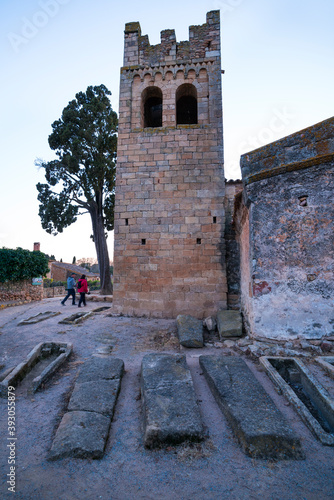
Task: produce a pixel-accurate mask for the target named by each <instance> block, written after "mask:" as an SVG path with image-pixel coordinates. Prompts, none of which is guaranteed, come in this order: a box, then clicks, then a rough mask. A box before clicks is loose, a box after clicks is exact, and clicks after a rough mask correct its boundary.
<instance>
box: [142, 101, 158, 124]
mask: <svg viewBox="0 0 334 500" xmlns="http://www.w3.org/2000/svg"><path fill="white" fill-rule="evenodd" d="M144 120H145V127H161V126H162V100H161V99H159V97H150V98H149V99H147V101H146V102H145V109H144Z"/></svg>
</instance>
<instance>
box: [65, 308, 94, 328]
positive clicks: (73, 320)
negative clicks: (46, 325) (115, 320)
mask: <svg viewBox="0 0 334 500" xmlns="http://www.w3.org/2000/svg"><path fill="white" fill-rule="evenodd" d="M92 314H93V313H92V312H91V311H90V312H77V313H75V314H71V316H67V318H64V319H62V320H61V321H59V322H58V323H60V324H63V325H77V324H79V323H81V322H82V321H84V320H85V319H87V318H89V317H90V316H91V315H92Z"/></svg>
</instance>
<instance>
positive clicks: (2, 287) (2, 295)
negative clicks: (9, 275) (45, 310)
mask: <svg viewBox="0 0 334 500" xmlns="http://www.w3.org/2000/svg"><path fill="white" fill-rule="evenodd" d="M42 299H43V285H33V284H32V280H31V279H30V280H23V281H9V282H8V283H0V301H1V302H8V301H12V300H19V301H24V302H31V301H34V300H42Z"/></svg>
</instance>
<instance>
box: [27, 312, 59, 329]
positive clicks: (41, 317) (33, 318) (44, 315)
mask: <svg viewBox="0 0 334 500" xmlns="http://www.w3.org/2000/svg"><path fill="white" fill-rule="evenodd" d="M59 314H60V312H59V311H58V312H54V311H46V312H43V313H38V314H36V315H35V316H31V317H30V318H27V319H23V320H22V321H20V322H19V323H18V326H22V325H34V324H36V323H39V322H40V321H45V320H46V319H49V318H53V317H54V316H58V315H59Z"/></svg>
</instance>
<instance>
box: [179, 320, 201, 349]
mask: <svg viewBox="0 0 334 500" xmlns="http://www.w3.org/2000/svg"><path fill="white" fill-rule="evenodd" d="M176 323H177V332H178V337H179V341H180V344H181V345H183V346H184V347H203V322H202V320H200V319H197V318H194V317H193V316H189V315H186V314H179V315H178V316H177V318H176Z"/></svg>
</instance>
